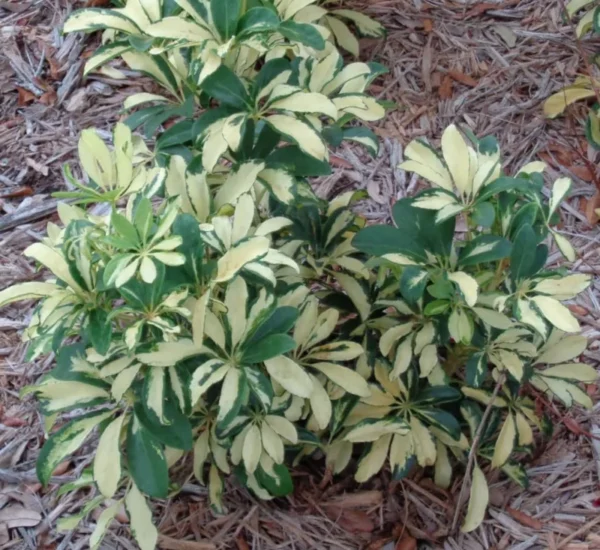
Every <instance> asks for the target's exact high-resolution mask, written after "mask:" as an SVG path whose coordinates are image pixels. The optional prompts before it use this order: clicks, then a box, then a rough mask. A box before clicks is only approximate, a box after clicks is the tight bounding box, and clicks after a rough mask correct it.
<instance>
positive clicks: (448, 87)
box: [440, 75, 453, 99]
mask: <svg viewBox="0 0 600 550" xmlns="http://www.w3.org/2000/svg"><path fill="white" fill-rule="evenodd" d="M452 88H453V87H452V78H451V77H450V75H445V76H444V79H443V80H442V85H441V86H440V99H450V98H452V95H453V90H452Z"/></svg>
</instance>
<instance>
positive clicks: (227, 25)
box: [210, 0, 242, 40]
mask: <svg viewBox="0 0 600 550" xmlns="http://www.w3.org/2000/svg"><path fill="white" fill-rule="evenodd" d="M210 11H211V14H212V19H213V23H214V25H215V27H216V28H217V30H218V31H219V34H220V35H221V38H223V39H224V40H229V39H230V38H231V37H232V36H233V35H234V34H235V30H236V28H237V25H238V20H239V18H240V13H241V11H242V0H210Z"/></svg>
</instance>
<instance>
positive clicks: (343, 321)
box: [0, 0, 595, 550]
mask: <svg viewBox="0 0 600 550" xmlns="http://www.w3.org/2000/svg"><path fill="white" fill-rule="evenodd" d="M300 4H303V5H304V7H305V8H318V10H314V9H313V10H312V11H307V12H305V13H304V14H303V13H302V11H303V10H302V8H298V6H299V5H300ZM224 6H225V7H227V8H228V9H224ZM229 8H232V9H229ZM296 8H298V9H296ZM322 9H323V8H321V7H320V6H317V5H316V3H315V2H297V3H296V2H294V1H287V2H286V1H283V2H275V3H273V2H258V3H257V2H247V3H246V4H244V3H242V2H235V1H224V0H214V1H213V2H206V1H203V0H198V1H183V0H179V1H178V2H176V3H173V2H164V3H162V2H158V1H154V0H136V1H135V2H132V1H131V0H129V1H128V2H127V3H126V6H125V8H123V9H122V10H101V11H91V12H90V11H88V10H84V11H82V12H75V13H74V14H73V15H72V17H71V18H70V19H69V21H68V22H67V25H66V30H72V31H75V30H95V29H98V28H101V29H106V30H105V33H104V35H103V38H104V40H105V46H104V47H103V48H104V49H102V50H101V51H100V52H98V54H97V55H96V56H94V57H93V58H92V59H93V60H94V61H93V63H92V62H91V61H90V63H91V65H89V66H88V69H89V70H94V69H95V68H98V67H99V66H100V65H102V64H103V63H105V62H106V61H107V60H109V59H112V58H114V57H117V56H119V55H122V57H123V60H124V61H125V62H126V63H127V64H128V65H129V67H130V68H132V69H134V70H141V71H143V72H145V73H147V74H149V75H151V76H153V77H154V78H155V79H156V80H157V81H158V82H159V84H160V85H161V86H162V87H163V88H164V89H165V94H166V95H160V96H159V95H158V94H156V95H151V96H149V95H148V94H142V95H137V96H133V97H132V98H129V100H128V102H127V104H126V105H125V107H126V109H127V110H135V112H134V113H133V114H132V115H131V116H129V117H128V118H127V119H126V124H118V125H117V126H116V127H115V129H114V138H113V146H112V147H108V146H107V145H106V144H105V143H104V142H103V141H102V140H101V139H100V137H99V136H98V134H97V133H96V132H95V131H93V130H86V131H85V132H84V133H83V134H82V137H81V140H80V144H79V154H80V161H81V165H82V167H83V169H84V171H85V173H86V177H85V178H83V179H82V180H80V179H77V178H75V177H74V176H73V175H72V174H71V173H70V171H68V170H67V172H66V175H67V177H68V178H69V180H70V182H71V184H72V187H73V189H72V190H70V191H67V192H63V193H61V194H59V195H60V196H62V197H63V198H68V199H69V200H71V201H73V202H72V203H70V204H64V203H63V204H61V205H60V206H59V216H60V219H61V224H60V225H54V224H49V226H48V236H47V237H46V238H45V239H44V240H43V241H42V242H40V243H36V244H34V245H32V246H31V247H30V248H28V249H27V250H26V252H25V254H26V255H27V256H28V257H30V258H32V259H34V260H36V261H37V262H38V263H39V264H41V265H42V266H45V267H46V268H47V269H48V270H49V271H50V272H51V273H52V275H53V277H52V278H51V279H49V280H48V281H46V282H31V283H24V284H21V285H17V286H15V287H12V288H9V289H6V290H4V291H2V292H1V293H0V305H4V304H6V303H10V302H13V301H16V300H20V299H38V300H39V304H38V306H37V307H36V309H35V310H34V313H33V315H32V318H31V322H30V326H29V328H28V329H27V330H26V331H25V335H24V336H25V339H26V340H27V341H28V342H29V357H30V358H31V359H33V358H35V357H38V356H39V355H41V354H44V353H48V352H50V351H54V352H56V353H57V357H56V366H55V367H54V368H53V370H52V371H50V372H49V373H48V374H47V375H45V376H44V377H43V378H42V379H41V380H40V381H38V383H36V384H35V385H34V386H31V387H29V388H27V389H26V390H25V391H24V393H33V394H35V395H36V396H37V398H38V399H39V400H40V404H41V410H42V413H43V414H44V416H45V418H46V429H47V431H48V432H49V438H48V441H47V443H46V445H45V446H44V448H43V449H42V451H41V453H40V456H39V460H38V474H39V477H40V479H41V480H42V482H43V483H44V484H47V483H48V482H49V480H50V478H51V474H52V472H53V470H54V468H55V466H56V465H57V464H58V463H59V462H61V461H62V460H64V459H65V458H66V457H68V456H69V455H71V454H72V453H74V452H75V451H77V449H78V448H79V447H80V446H81V445H82V444H83V443H84V442H86V441H87V440H88V437H89V436H90V435H91V434H92V432H93V431H94V430H96V431H97V432H99V434H100V437H99V440H98V443H97V449H96V452H95V455H94V461H93V463H92V464H91V465H90V468H89V469H87V470H84V471H83V473H82V475H81V477H80V479H78V480H77V481H75V482H73V483H70V484H67V485H65V486H64V487H63V488H62V489H61V490H62V491H76V490H79V489H81V488H84V487H85V488H88V487H92V488H95V489H93V490H95V491H96V493H94V495H93V496H92V497H91V498H90V500H89V502H88V504H87V505H86V506H85V508H84V509H82V510H80V511H78V513H76V514H75V515H73V516H68V517H64V518H61V519H60V520H59V521H60V523H59V527H60V528H61V529H74V528H76V527H77V525H78V523H79V522H80V521H81V520H82V519H83V518H84V517H85V516H86V515H87V514H88V513H90V512H91V511H93V510H94V508H96V507H102V508H103V510H102V512H101V513H100V515H99V518H98V520H97V523H96V528H95V530H94V532H93V534H92V537H91V541H90V543H91V546H92V547H94V548H97V547H98V546H99V545H100V544H101V541H102V537H103V535H104V532H105V530H106V528H107V527H108V525H110V522H111V521H112V519H113V518H114V516H115V514H116V513H117V512H118V510H119V509H120V508H121V506H122V505H124V506H125V509H126V510H127V512H128V514H129V517H130V523H131V528H132V531H133V534H134V536H135V537H136V540H137V541H138V543H139V544H140V546H141V547H142V548H143V549H144V550H146V549H150V548H153V547H154V546H155V544H156V540H157V530H156V528H155V527H154V526H153V525H152V516H151V511H150V508H149V506H148V502H147V498H148V497H154V498H166V497H168V496H170V495H175V494H177V492H178V490H179V489H180V486H181V485H180V484H181V482H182V481H184V480H185V476H184V475H182V476H181V477H179V476H178V477H177V478H176V479H172V478H171V477H170V471H172V470H171V469H172V467H173V466H175V465H176V464H177V472H182V471H184V466H185V464H188V465H189V472H190V475H191V474H193V475H194V476H195V477H196V479H197V480H198V481H199V482H201V483H205V482H206V483H207V484H208V495H209V500H210V503H211V506H212V508H213V510H214V511H215V513H221V512H223V511H224V510H223V502H222V492H223V489H224V478H225V476H228V475H234V476H235V477H236V479H237V480H238V482H239V483H242V484H244V485H245V486H246V487H248V488H249V489H250V490H251V491H253V492H254V493H255V494H256V495H257V496H259V497H260V498H265V499H268V498H273V497H277V496H282V495H285V494H288V493H289V492H290V491H292V490H293V484H292V480H291V476H290V472H289V468H290V467H291V466H292V465H294V464H295V463H297V462H298V461H300V460H301V459H303V458H308V457H310V456H315V457H320V456H322V455H323V454H324V455H325V456H326V461H327V464H328V467H329V468H330V469H331V470H332V471H333V472H335V473H340V472H342V471H344V470H345V468H346V467H349V465H350V464H352V465H353V466H354V465H355V470H354V474H355V477H356V479H357V481H359V482H363V481H366V480H368V479H369V478H370V477H371V476H373V475H374V474H376V473H377V472H378V471H379V470H380V469H381V468H382V467H383V466H384V464H385V463H386V460H387V459H388V457H389V464H390V467H391V469H392V471H393V474H394V476H395V477H396V478H402V476H405V475H407V474H408V473H409V472H410V471H411V469H412V467H413V466H414V465H417V464H418V465H420V466H422V467H430V466H432V467H433V475H434V478H435V480H436V482H437V483H439V484H440V485H441V486H448V485H449V483H450V481H451V478H452V475H453V474H452V469H453V467H454V466H455V465H460V464H461V463H462V462H466V459H467V456H466V455H467V454H468V452H469V449H470V448H471V442H472V441H473V440H474V439H475V434H477V435H478V437H477V439H478V440H479V444H478V445H477V446H476V447H474V448H473V449H474V450H473V453H472V455H473V454H475V455H476V456H475V462H476V464H477V467H476V468H475V469H474V473H473V487H472V495H473V498H472V500H471V502H472V503H473V504H472V505H471V510H470V512H469V514H468V517H467V519H466V521H465V524H464V526H463V528H464V529H465V530H470V529H473V528H474V527H475V526H476V525H477V523H478V522H479V521H481V519H482V517H483V513H484V510H485V504H486V502H487V497H486V488H485V477H484V476H483V473H482V470H481V467H480V466H479V465H483V464H484V461H486V460H491V463H492V466H493V467H501V468H502V469H503V470H504V471H505V472H506V473H507V474H508V475H510V476H511V477H512V478H513V479H515V480H516V481H517V482H519V483H521V484H522V485H525V483H526V477H525V473H524V469H523V468H522V466H521V465H520V464H519V463H518V462H517V460H516V459H517V457H519V456H521V454H522V453H525V452H527V451H528V450H529V449H530V448H531V446H532V445H533V440H534V439H533V438H534V431H533V428H532V426H533V427H534V428H539V429H543V428H544V427H545V426H546V423H545V421H544V419H543V418H541V419H539V418H538V417H537V409H536V408H535V407H534V406H533V404H532V401H531V396H532V395H535V393H534V392H538V394H539V395H541V394H542V393H548V394H550V395H551V396H556V397H557V399H560V400H561V401H563V402H564V403H565V404H566V405H571V404H573V403H574V402H577V403H580V404H583V405H586V406H588V405H589V404H590V403H589V398H588V397H587V395H586V394H585V392H584V391H583V390H582V388H581V383H582V382H589V381H591V380H593V379H594V378H595V373H594V372H593V369H591V368H590V367H588V366H586V365H584V364H582V363H578V362H576V358H577V357H578V355H579V354H580V353H581V351H582V350H583V349H584V348H585V339H583V338H581V337H580V336H577V335H575V334H573V333H574V332H577V330H578V325H577V323H576V321H575V320H574V319H573V317H572V316H571V314H570V313H569V312H568V310H567V309H566V308H564V306H562V305H561V304H560V301H561V300H565V299H569V298H571V297H573V296H575V295H576V294H577V293H578V292H579V291H581V290H583V289H585V287H586V286H587V285H588V284H589V280H588V279H587V278H586V277H582V276H579V275H566V274H565V273H563V272H560V271H554V272H547V271H544V264H545V261H546V254H547V248H546V245H545V244H543V241H544V240H545V239H546V237H547V236H548V235H550V236H551V237H552V238H554V239H555V240H556V242H557V244H558V245H559V247H560V248H561V250H562V251H563V252H564V253H565V255H566V256H567V257H568V258H569V259H571V260H572V259H574V256H575V253H574V251H573V250H572V248H571V247H570V245H569V243H568V241H567V240H566V239H565V238H564V236H562V235H561V234H560V233H559V232H557V231H556V229H555V222H556V219H555V218H556V214H555V212H556V208H557V206H558V204H559V203H560V201H562V200H563V198H564V197H565V196H566V194H567V193H568V189H569V186H570V183H569V182H568V181H567V180H558V181H557V182H556V184H555V186H554V190H553V196H552V200H551V202H550V205H548V204H546V201H545V200H544V197H543V194H542V192H541V189H542V184H543V182H542V178H541V175H540V174H539V172H540V171H541V166H540V165H539V164H534V165H530V166H528V167H525V168H523V170H521V172H520V173H519V174H518V175H517V177H516V178H506V177H504V175H503V174H502V169H501V159H500V154H499V151H498V149H497V145H496V144H495V142H494V141H493V140H491V139H485V140H482V141H481V142H479V143H475V144H474V145H473V146H469V145H468V144H467V143H466V142H465V140H464V139H463V138H462V136H460V134H459V133H458V131H457V129H456V128H454V127H451V128H450V129H449V130H448V131H447V133H446V134H444V138H443V140H442V149H443V153H444V154H443V155H442V156H438V155H437V154H436V153H435V152H434V151H433V150H432V149H430V148H429V147H428V146H427V145H425V144H422V143H414V144H412V145H411V146H410V147H409V148H408V149H407V158H408V160H407V162H406V163H405V165H404V169H406V170H413V171H415V172H418V173H419V174H421V175H422V176H423V177H425V178H427V179H429V180H430V181H432V182H433V183H434V185H435V186H436V188H435V189H433V190H430V191H426V192H425V193H423V194H421V195H419V196H418V197H417V198H415V199H404V200H402V201H399V202H398V203H397V204H396V205H395V207H394V219H395V226H388V227H371V228H364V226H365V222H364V219H362V218H361V217H360V216H357V215H356V214H355V213H354V211H353V210H352V205H353V203H354V202H355V201H356V200H358V199H360V198H361V197H362V196H363V194H362V193H360V192H357V193H353V192H351V193H345V194H343V195H340V196H338V197H335V198H334V199H333V200H331V201H329V202H326V201H322V200H320V199H318V198H317V197H316V196H315V195H314V193H313V192H312V190H311V188H310V185H309V184H308V180H307V178H309V177H310V176H317V175H325V174H327V173H329V172H330V165H329V162H328V160H329V152H328V146H327V145H328V144H333V145H335V144H339V143H340V142H341V141H342V140H344V139H347V140H353V141H355V142H358V143H360V144H362V145H364V146H366V148H367V150H368V151H369V152H371V153H377V150H378V143H377V138H376V136H375V135H374V134H373V133H372V132H370V131H369V130H368V129H366V128H363V127H361V126H358V125H356V122H357V121H358V122H360V121H365V122H370V121H375V120H379V119H380V118H382V117H383V116H384V114H385V110H384V106H383V105H381V104H380V103H379V102H377V101H376V100H375V99H373V98H372V97H370V96H369V94H368V91H367V90H368V87H369V85H370V83H371V82H372V81H373V79H374V78H376V77H377V76H378V75H379V74H381V72H382V68H381V67H380V66H379V65H376V64H365V63H349V64H347V65H344V63H343V60H342V57H341V55H340V54H339V52H338V51H337V49H336V47H335V41H336V39H337V40H338V41H339V38H338V37H337V35H335V36H334V34H332V32H331V29H328V27H327V24H326V23H328V24H329V26H330V27H331V26H332V23H331V21H330V20H329V19H323V18H324V17H330V16H329V15H327V13H324V12H323V11H319V10H322ZM265 10H266V11H265ZM333 13H334V15H335V12H333ZM311 14H312V15H311ZM315 14H318V17H315V18H314V19H310V18H311V17H313V16H314V15H315ZM301 15H302V18H301V19H299V18H300V17H301ZM337 15H338V16H340V15H341V14H339V13H338V14H337ZM304 17H308V20H306V19H304ZM342 17H343V16H342ZM354 17H355V18H354V19H352V18H350V17H347V19H348V20H353V21H355V23H357V25H358V28H359V30H360V29H361V22H362V23H363V24H365V22H364V20H363V19H362V17H361V16H354ZM369 25H370V26H369V27H368V28H371V29H373V28H375V27H377V26H376V25H375V26H373V25H374V24H372V23H370V24H369ZM333 26H335V24H333ZM364 30H365V29H364V28H363V31H364ZM378 32H379V31H378ZM148 103H150V104H151V106H150V107H148V106H147V104H148ZM198 107H204V108H205V111H204V112H203V113H202V114H200V115H197V111H198ZM172 117H178V118H182V119H183V120H180V121H179V122H177V123H176V124H175V125H174V126H172V127H171V128H170V129H169V130H167V131H165V132H163V133H160V136H159V137H158V139H157V142H156V147H153V148H152V149H148V148H147V147H146V146H145V145H144V142H143V141H142V140H141V139H140V138H139V137H138V136H136V135H134V134H132V129H137V128H139V127H143V129H144V131H145V133H146V134H147V135H153V134H155V133H156V132H157V130H158V128H159V127H160V125H161V124H162V123H163V122H165V121H167V120H168V119H170V118H172ZM88 205H94V206H95V205H101V206H102V208H93V209H90V210H86V207H87V206H88ZM456 219H460V220H462V221H464V222H465V223H466V225H465V231H461V232H459V233H458V234H457V232H456V231H455V230H456ZM461 223H462V222H461ZM525 249H529V250H530V251H536V252H535V253H530V254H523V250H525ZM519 254H520V255H519ZM557 350H559V351H560V353H559V352H558V351H557ZM548 364H550V365H551V366H550V367H547V365H548ZM565 365H566V366H565ZM489 402H492V407H491V409H490V411H488V414H487V415H485V418H484V409H485V408H486V407H487V405H488V403H489ZM63 414H65V415H66V418H65V421H64V422H62V421H61V424H62V425H61V427H59V428H58V429H53V428H52V426H53V425H54V424H55V423H57V419H58V418H59V416H60V415H63ZM484 420H485V422H484ZM188 454H191V455H192V456H191V457H190V458H189V460H190V462H189V463H185V462H184V461H185V460H188V458H187V455H188ZM353 458H356V459H357V461H356V462H355V461H353Z"/></svg>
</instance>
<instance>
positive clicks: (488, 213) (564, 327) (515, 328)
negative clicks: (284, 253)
mask: <svg viewBox="0 0 600 550" xmlns="http://www.w3.org/2000/svg"><path fill="white" fill-rule="evenodd" d="M405 153H406V154H405V156H406V160H405V161H404V162H403V163H402V164H401V165H400V168H403V169H405V170H407V171H412V172H415V173H416V174H418V175H420V176H421V177H423V178H424V179H426V180H428V181H429V182H430V183H431V184H433V188H432V189H427V190H425V191H423V192H421V193H419V194H418V195H417V196H416V197H414V198H406V199H402V200H400V201H398V202H397V203H396V204H395V205H394V208H393V225H381V226H372V227H367V228H364V229H362V230H361V231H360V232H359V233H358V234H357V236H356V237H354V239H353V241H352V244H353V246H354V247H355V248H357V249H358V250H360V251H361V252H364V253H365V254H368V255H370V256H374V257H375V259H371V260H370V261H369V262H368V264H367V265H369V266H372V267H373V268H376V269H378V270H379V275H380V278H379V279H378V282H377V283H375V284H373V282H371V284H370V285H369V286H365V289H364V294H363V300H369V302H371V303H373V302H374V303H380V304H385V305H387V306H388V309H387V310H386V314H385V317H384V321H385V323H384V324H385V327H382V326H381V325H380V326H379V327H378V330H376V331H375V332H376V334H375V335H369V336H370V338H368V339H367V341H370V342H371V345H370V346H369V345H367V347H366V353H367V355H370V356H371V357H373V358H374V362H373V367H374V368H373V375H374V377H375V380H376V382H377V383H376V384H374V385H372V386H371V395H370V396H369V397H367V398H361V399H360V403H359V404H358V405H357V406H356V407H355V408H354V409H352V411H351V412H350V414H349V417H348V419H347V420H346V425H349V426H350V427H349V428H346V429H347V430H348V431H346V432H344V433H342V434H341V436H340V438H339V439H338V440H337V442H336V444H335V445H336V454H335V457H334V460H333V464H334V467H335V468H336V469H340V468H341V467H343V466H344V462H345V460H346V459H347V457H349V456H350V454H351V451H350V450H349V446H350V445H353V444H355V443H367V444H369V445H370V448H369V450H367V451H366V452H365V454H364V456H363V458H362V459H361V461H360V462H359V465H358V470H357V477H358V478H360V480H364V479H366V478H368V477H369V476H370V475H372V474H373V473H375V472H376V471H378V470H379V469H380V468H381V467H382V466H383V465H384V463H385V462H386V458H387V457H389V465H390V467H391V469H392V472H393V473H394V476H395V477H397V478H398V477H400V478H401V477H402V476H404V475H406V474H407V473H408V472H409V471H410V470H411V469H412V467H413V465H415V464H418V465H420V466H422V467H427V466H432V467H433V474H434V479H435V481H436V483H437V484H438V485H440V486H442V487H445V488H448V487H449V486H450V483H451V480H452V476H453V464H455V463H465V464H467V469H468V470H470V469H471V468H472V484H471V497H470V501H469V506H468V511H467V515H466V518H465V521H464V523H463V527H462V529H463V531H465V532H468V531H471V530H473V529H475V528H476V527H477V526H478V525H479V524H480V523H481V521H482V520H483V518H484V514H485V510H486V507H487V503H488V496H489V494H488V488H487V483H486V478H485V476H484V474H483V472H482V466H483V465H484V464H489V465H490V467H491V468H492V469H496V468H500V469H501V470H502V471H503V472H504V473H505V474H506V475H508V476H509V477H510V478H512V480H514V481H515V482H516V483H518V484H519V485H521V486H522V487H523V488H525V487H527V475H526V471H525V468H524V466H523V460H522V458H523V457H524V456H525V455H527V454H529V453H531V451H532V449H533V445H534V433H535V432H536V431H539V432H540V434H541V435H542V436H543V435H547V434H548V432H549V431H551V420H550V417H549V415H548V414H546V413H547V412H550V411H551V407H550V406H549V401H551V400H556V401H559V402H561V403H562V404H563V405H565V406H566V407H571V406H573V405H581V406H584V407H588V408H590V407H591V406H592V401H591V398H590V397H589V395H588V394H587V393H586V391H585V389H584V388H583V387H582V383H583V384H589V383H592V382H594V381H595V380H597V377H598V374H597V372H596V371H595V369H594V368H593V367H592V366H590V365H587V364H585V363H581V362H579V361H578V358H579V356H580V355H581V354H582V353H583V351H584V350H585V348H586V345H587V340H586V338H585V337H584V336H582V335H580V334H579V332H580V326H579V323H578V321H577V319H576V318H575V317H574V316H573V314H572V313H571V311H570V310H569V308H568V307H566V306H565V305H564V304H563V303H562V302H564V301H565V300H571V299H573V298H575V297H576V296H577V295H578V294H579V293H581V292H583V291H584V290H586V289H587V287H588V286H589V284H590V277H589V276H587V275H583V274H568V272H567V270H566V268H564V267H561V268H555V269H549V268H548V267H547V266H546V263H547V259H548V251H549V244H550V243H551V241H554V242H555V243H556V245H557V246H558V248H559V250H560V251H561V252H562V253H563V255H564V257H565V259H566V260H568V261H573V260H575V257H576V253H575V251H574V249H573V247H572V246H571V244H570V243H569V242H568V240H567V239H566V238H565V237H564V236H563V235H561V234H560V233H559V232H558V231H557V230H556V224H557V223H559V221H560V217H559V214H558V211H557V210H558V207H559V205H560V203H561V202H562V201H563V199H564V198H565V197H566V196H567V195H568V193H569V190H570V188H571V181H570V180H569V179H567V178H560V179H558V180H556V181H555V182H554V184H553V186H552V191H551V195H550V200H549V201H547V200H546V199H545V196H544V193H543V187H544V181H543V177H542V174H543V171H544V169H545V165H544V163H541V162H533V163H530V164H528V165H526V166H523V167H522V168H521V169H520V170H518V171H517V176H516V177H508V176H506V175H505V174H504V173H503V170H502V165H501V158H500V151H499V149H498V144H497V143H496V141H495V140H494V139H491V138H485V139H482V140H477V139H475V138H473V143H469V142H468V141H467V140H465V139H464V137H463V136H462V135H461V133H460V132H459V130H458V129H457V128H456V127H455V126H450V127H449V128H447V129H446V130H445V132H444V134H443V136H442V139H441V152H438V151H436V150H435V149H433V148H432V147H431V146H430V145H428V144H427V143H425V142H422V141H414V142H412V143H411V144H410V145H409V146H408V147H407V149H406V152H405ZM382 272H383V273H386V274H387V276H388V277H389V278H381V273H382ZM384 281H385V282H384ZM367 297H368V298H367ZM354 301H355V303H359V301H360V300H358V299H356V298H355V300H354ZM365 311H367V310H366V309H365ZM381 315H382V313H381V312H378V313H377V312H373V310H371V312H370V314H369V316H368V317H366V318H365V317H364V316H363V318H362V322H363V325H362V326H363V327H364V331H365V332H366V333H369V327H370V324H372V323H373V324H374V323H375V322H377V321H379V322H380V323H381V317H380V316H381ZM474 442H476V445H475V444H474ZM344 447H345V451H341V450H340V449H343V448H344ZM340 457H344V459H343V460H341V459H340ZM467 459H468V460H467ZM467 474H468V475H470V474H471V471H468V472H467Z"/></svg>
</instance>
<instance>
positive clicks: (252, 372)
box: [245, 368, 273, 411]
mask: <svg viewBox="0 0 600 550" xmlns="http://www.w3.org/2000/svg"><path fill="white" fill-rule="evenodd" d="M245 371H246V379H247V380H248V386H250V391H251V392H252V394H253V395H254V396H255V397H256V399H258V401H259V402H260V403H261V405H262V406H263V409H264V410H265V411H269V410H270V409H271V405H272V403H273V385H272V384H271V381H270V380H269V378H268V377H267V376H265V375H264V374H263V373H262V372H261V371H260V370H258V369H251V368H248V369H245Z"/></svg>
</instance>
